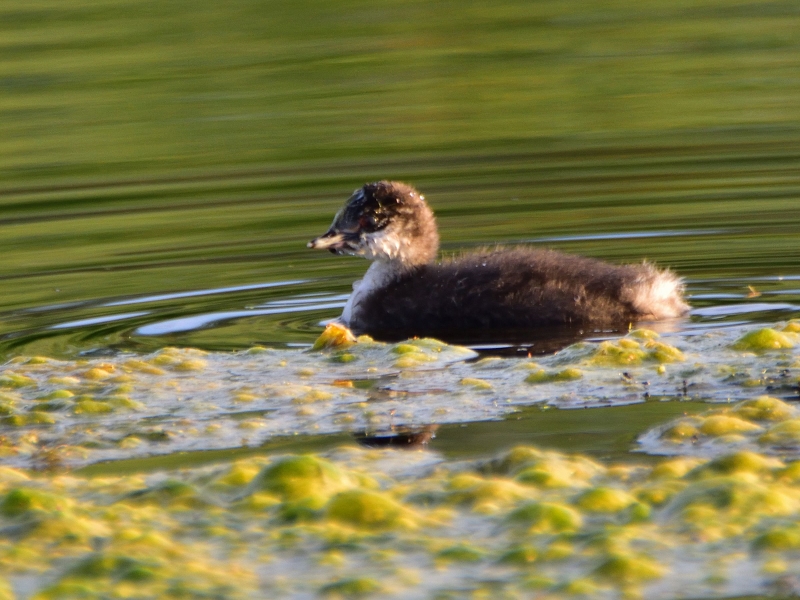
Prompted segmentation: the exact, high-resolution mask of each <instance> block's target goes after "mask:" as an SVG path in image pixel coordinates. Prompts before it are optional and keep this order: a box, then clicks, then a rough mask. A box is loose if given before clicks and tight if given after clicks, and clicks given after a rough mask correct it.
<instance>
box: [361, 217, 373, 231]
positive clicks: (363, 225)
mask: <svg viewBox="0 0 800 600" xmlns="http://www.w3.org/2000/svg"><path fill="white" fill-rule="evenodd" d="M371 224H372V220H371V219H370V218H369V217H361V218H360V219H359V220H358V227H359V228H360V229H365V228H367V227H369V226H370V225H371Z"/></svg>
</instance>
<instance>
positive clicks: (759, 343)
mask: <svg viewBox="0 0 800 600" xmlns="http://www.w3.org/2000/svg"><path fill="white" fill-rule="evenodd" d="M796 337H797V336H796V335H792V334H791V333H790V332H786V333H784V332H780V331H775V330H774V329H772V328H771V327H765V328H764V329H756V330H755V331H750V332H748V333H746V334H744V335H743V336H742V337H740V338H739V339H738V340H737V341H736V342H735V343H734V344H733V348H734V350H744V351H750V352H765V351H768V350H782V349H784V348H793V347H794V339H795V338H796Z"/></svg>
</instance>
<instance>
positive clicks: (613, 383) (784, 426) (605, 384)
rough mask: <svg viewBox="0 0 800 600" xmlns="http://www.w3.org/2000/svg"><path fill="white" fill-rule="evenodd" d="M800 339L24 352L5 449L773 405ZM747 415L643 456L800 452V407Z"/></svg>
mask: <svg viewBox="0 0 800 600" xmlns="http://www.w3.org/2000/svg"><path fill="white" fill-rule="evenodd" d="M796 328H797V324H796V322H794V321H792V322H789V323H788V324H779V325H777V326H775V327H772V328H767V329H756V330H747V329H744V328H735V327H732V328H726V329H720V330H712V331H707V332H702V333H697V334H692V335H682V336H677V335H673V336H670V337H660V336H659V334H657V333H656V332H654V331H650V330H646V329H639V330H635V331H632V332H630V333H629V334H628V335H627V336H624V337H622V338H618V339H615V340H602V341H596V342H592V341H585V342H579V343H577V344H573V345H572V346H569V347H567V348H565V349H563V350H562V351H560V352H557V353H555V354H553V355H551V356H543V357H539V358H537V362H535V363H534V362H531V361H529V360H526V359H521V358H501V357H485V358H482V359H480V360H475V359H476V358H477V354H476V353H475V352H473V351H472V350H469V349H467V348H463V347H460V346H453V345H449V344H445V343H443V342H440V341H438V340H432V339H415V340H407V341H404V342H401V343H397V344H385V343H381V342H376V341H374V340H372V339H371V338H369V337H366V336H361V337H359V338H355V337H354V336H352V334H351V333H350V332H349V331H348V330H347V329H345V328H342V327H340V326H334V325H332V326H329V327H328V328H327V329H326V330H325V332H324V333H323V334H322V335H321V336H320V339H319V341H318V343H317V344H316V345H315V346H314V348H312V349H310V350H275V349H270V348H262V347H255V348H252V349H251V350H248V351H243V352H231V353H223V352H203V351H200V350H196V349H191V348H164V349H162V350H160V351H158V352H155V353H152V354H146V355H131V354H124V353H123V354H119V355H117V356H110V357H109V356H106V357H104V358H102V359H81V360H72V361H68V360H55V359H50V358H46V357H41V356H34V357H16V358H14V359H12V360H11V361H9V362H8V363H7V364H6V365H5V366H4V368H3V370H2V371H1V372H0V427H2V436H3V441H2V443H0V453H2V455H3V456H4V460H5V462H6V464H9V465H15V466H22V467H35V466H37V464H42V459H41V457H42V456H48V457H49V458H48V460H47V461H45V462H47V463H48V464H60V465H65V466H67V465H80V464H87V463H90V462H95V461H99V460H108V459H119V458H130V457H135V456H147V455H152V454H172V453H175V452H181V451H191V450H209V449H223V448H238V447H245V446H257V445H260V444H262V443H264V442H266V441H269V440H271V439H274V438H277V437H281V436H290V435H296V434H324V433H339V432H354V433H364V432H367V436H369V435H370V434H369V432H380V431H386V430H389V429H391V428H396V427H400V426H405V427H412V428H421V427H425V426H428V425H436V424H442V423H448V422H460V423H464V422H468V421H482V420H486V419H497V418H502V417H504V416H506V415H508V414H509V413H513V412H514V411H516V410H519V409H520V407H525V406H530V405H533V404H546V405H548V406H554V407H559V408H577V407H581V408H583V407H594V406H617V405H622V404H632V403H641V402H646V401H657V400H694V401H698V400H699V401H707V402H725V403H728V402H731V403H734V402H737V401H745V400H752V399H753V398H755V397H758V396H759V395H760V394H767V395H769V396H771V397H776V398H783V399H784V400H786V399H792V398H796V397H798V390H799V389H800V388H798V379H800V350H798V349H797V348H798V347H797V346H791V347H784V345H781V344H778V345H777V347H773V346H775V345H774V344H773V343H772V342H770V341H767V342H764V341H763V339H762V338H764V337H765V336H766V337H767V338H768V339H769V340H773V338H774V336H773V334H772V333H769V334H765V333H764V332H767V331H769V332H773V333H775V334H779V335H780V336H784V337H785V336H789V337H792V336H796V335H798V334H797V333H796V332H795V331H794V329H796ZM748 340H749V341H748ZM754 340H755V341H754ZM758 340H761V341H760V342H758V344H756V341H758ZM759 344H760V345H759ZM747 406H749V407H750V408H748V409H747V411H750V412H747V411H745V412H743V413H741V414H740V413H739V412H736V411H733V412H732V411H731V410H728V409H724V410H720V411H717V412H714V413H713V414H711V415H708V416H701V417H687V418H685V419H682V420H679V421H677V422H675V423H673V424H672V425H670V426H669V428H668V429H667V430H664V431H663V432H660V433H659V434H658V435H659V436H660V437H659V441H658V444H659V446H658V448H656V447H655V446H652V444H651V445H645V446H643V447H647V448H648V449H653V451H655V452H669V453H680V452H684V448H686V451H687V452H692V453H694V452H698V451H700V450H702V451H703V452H705V451H708V452H711V453H713V452H715V450H713V448H714V447H716V445H719V443H721V442H720V440H722V442H724V443H733V441H735V440H738V441H739V442H741V443H742V444H746V443H751V444H753V448H755V449H762V448H763V449H769V448H770V447H779V446H780V447H781V448H782V449H783V452H784V455H786V452H793V451H795V450H792V449H793V448H795V449H796V448H797V447H798V444H797V443H796V440H797V435H798V434H797V428H798V426H797V424H796V423H794V422H792V421H791V419H790V418H789V416H787V415H789V414H790V413H791V415H794V412H793V410H794V409H793V408H791V407H790V406H789V407H783V408H780V409H778V408H775V409H774V410H778V412H775V413H773V414H772V417H771V418H773V419H777V416H778V415H782V416H781V418H780V419H779V420H780V421H781V422H780V423H778V422H777V421H775V422H774V423H771V424H769V425H768V424H766V423H763V422H762V421H763V420H764V418H762V417H759V416H757V415H756V416H754V414H755V413H753V411H758V410H761V409H758V408H757V406H756V405H747ZM742 410H744V409H742ZM764 410H767V409H764ZM780 411H783V412H780ZM784 421H786V422H785V423H784ZM773 426H774V427H773ZM651 437H652V436H651ZM647 439H648V440H649V439H650V438H647ZM698 440H699V443H698ZM726 447H728V446H726ZM701 453H702V452H701Z"/></svg>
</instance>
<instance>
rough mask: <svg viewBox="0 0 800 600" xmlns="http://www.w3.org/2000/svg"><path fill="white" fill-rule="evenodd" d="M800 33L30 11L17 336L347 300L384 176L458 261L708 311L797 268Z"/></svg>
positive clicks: (580, 9) (428, 6) (514, 13)
mask: <svg viewBox="0 0 800 600" xmlns="http://www.w3.org/2000/svg"><path fill="white" fill-rule="evenodd" d="M798 31H800V4H798V2H796V1H795V0H776V1H767V2H765V1H752V2H731V1H730V0H725V1H721V0H720V1H717V0H695V1H692V2H682V1H678V2H671V3H664V2H655V1H650V0H639V1H633V0H623V1H590V0H581V1H574V2H560V1H537V2H531V1H519V2H515V1H502V2H491V3H485V2H464V1H460V2H427V1H426V2H421V1H410V0H394V1H388V0H382V1H370V2H356V1H339V2H321V1H298V2H291V3H286V2H270V1H263V0H262V1H255V0H232V1H230V2H225V3H219V2H205V1H200V2H198V1H192V2H189V1H186V0H158V1H155V0H146V1H136V0H131V1H126V0H113V1H111V0H108V1H104V0H92V1H88V0H87V1H83V0H58V1H56V0H24V1H23V0H5V1H4V2H3V3H2V5H0V215H2V218H0V254H1V255H2V256H3V260H2V263H0V282H3V290H4V293H3V295H2V297H0V312H1V313H2V314H0V335H2V334H4V333H5V334H13V333H14V332H19V331H22V330H25V331H28V330H31V329H32V328H34V329H35V328H41V327H42V326H45V325H51V324H53V323H59V322H61V321H63V319H62V317H61V316H53V317H52V318H51V317H49V316H47V315H51V314H54V313H52V311H51V312H48V311H44V310H39V308H41V307H53V306H60V307H63V306H76V305H77V304H80V303H84V304H85V303H87V302H98V301H99V300H101V299H104V298H109V297H118V296H132V295H137V294H153V293H163V292H175V291H182V290H198V289H210V288H216V287H220V286H231V285H243V284H244V285H248V284H253V283H261V282H280V281H285V280H295V279H303V280H305V281H306V282H307V283H306V284H304V286H305V287H302V288H299V289H296V290H293V292H292V293H300V292H302V293H323V292H324V293H340V294H344V293H347V292H348V290H349V288H350V282H351V281H352V280H353V279H354V278H356V277H357V276H358V275H359V274H360V273H362V272H363V270H364V267H365V265H364V264H363V262H361V261H357V260H354V259H353V260H346V259H341V258H334V257H330V256H328V255H322V254H321V253H313V252H311V251H308V250H306V248H305V242H306V241H307V240H308V239H310V238H311V237H314V236H315V235H318V234H319V233H321V232H322V231H324V229H325V228H326V227H327V225H328V223H329V222H330V219H331V217H332V215H333V213H334V212H335V210H336V209H337V208H338V206H339V205H340V203H341V202H342V201H343V200H344V199H345V198H346V197H347V195H348V194H349V193H350V192H351V191H352V190H353V189H354V188H355V187H357V186H359V185H361V184H363V183H364V181H367V180H373V179H378V178H397V179H405V180H408V181H410V182H412V183H414V184H415V185H417V186H418V187H419V188H420V189H421V190H422V191H423V192H424V193H425V194H426V196H427V197H428V199H429V201H430V202H431V204H432V205H433V207H434V209H435V210H436V212H437V215H438V216H439V220H440V224H441V228H442V240H443V247H444V250H445V252H452V251H455V250H457V249H459V248H462V247H464V246H470V245H476V244H485V243H492V242H495V241H501V242H519V241H531V240H534V241H539V242H542V243H546V244H548V245H552V246H554V247H558V248H563V249H566V250H570V251H576V252H582V253H587V254H592V255H596V256H600V257H603V258H607V259H610V260H614V261H635V260H640V259H641V258H643V257H647V258H650V259H653V260H656V261H657V262H659V263H660V264H664V265H670V266H672V267H674V268H675V269H676V270H678V271H679V272H680V273H682V274H684V275H686V276H688V277H690V291H693V292H694V293H695V295H697V296H698V298H702V297H703V293H702V292H704V291H706V290H705V288H702V286H700V287H697V286H696V285H695V284H694V283H693V281H701V280H708V279H715V278H716V279H718V278H720V277H729V276H736V277H754V276H761V275H768V276H785V275H789V276H791V275H793V274H795V273H796V272H797V264H798V262H800V246H799V245H798V244H797V243H796V239H797V231H798V228H800V210H799V209H798V199H799V198H800V36H798V35H797V32H798ZM642 232H645V233H653V232H655V233H659V232H660V234H659V235H658V236H656V237H639V234H641V233H642ZM596 234H600V235H601V236H604V237H601V238H599V239H596V238H592V237H591V236H592V235H596ZM661 234H664V235H661ZM631 235H632V237H631ZM564 238H567V239H564ZM740 283H742V285H740ZM744 283H747V282H739V283H737V286H738V288H746V285H744ZM759 285H760V284H759ZM692 286H695V289H692ZM712 291H715V292H718V291H719V290H712ZM257 294H258V297H255V296H256V295H257ZM263 297H264V296H263V294H261V292H257V293H254V294H251V295H250V296H247V297H243V298H232V297H230V296H224V295H217V296H215V298H216V300H215V302H216V304H214V305H213V307H214V308H220V307H224V306H225V305H227V306H231V305H232V306H236V307H239V306H242V305H247V304H248V303H250V302H251V301H255V300H257V299H258V298H263ZM717 297H720V296H719V294H717ZM700 302H701V303H702V300H701V301H700ZM76 303H77V304H76ZM36 307H39V308H37V312H35V313H32V312H30V311H29V310H28V309H31V308H36ZM211 307H212V305H210V304H207V303H205V304H204V301H201V300H197V301H195V302H194V303H193V304H191V305H189V304H187V303H182V302H181V303H172V304H170V305H169V309H170V310H169V312H170V315H171V316H175V315H180V314H185V313H187V312H202V311H204V310H209V309H210V308H211ZM82 310H83V309H82ZM109 311H111V309H108V308H104V309H102V310H99V312H98V309H97V308H96V307H95V308H91V310H89V309H86V310H85V311H84V312H81V313H80V314H78V313H74V314H72V313H70V315H67V316H65V317H63V318H67V317H69V318H94V317H97V316H102V315H105V314H107V313H108V312H109ZM337 313H338V310H335V309H328V310H326V311H321V312H315V313H313V314H311V315H309V316H308V318H307V319H306V321H305V324H304V325H303V327H305V329H307V330H308V331H306V332H305V333H302V334H298V333H297V332H296V331H295V332H293V333H289V334H287V335H286V336H283V337H284V338H286V337H287V336H288V338H291V337H292V336H294V335H300V336H301V337H303V335H305V336H306V337H305V338H303V339H306V338H307V337H308V336H310V335H312V334H315V333H316V331H317V330H318V329H317V326H316V324H317V323H318V321H319V319H322V318H330V317H333V316H335V315H336V314H337ZM162 316H163V315H162ZM152 318H155V317H153V316H152V315H149V316H146V317H142V319H145V320H147V319H152ZM282 323H283V324H285V322H282ZM282 326H283V325H281V324H276V325H275V326H274V327H273V328H272V329H270V332H269V333H267V334H264V336H262V337H257V338H255V340H256V341H264V339H268V340H270V339H271V340H275V339H277V337H280V335H279V334H277V333H275V332H276V331H279V330H280V329H281V327H282ZM303 327H300V328H299V329H303ZM251 329H252V325H250V326H248V328H247V330H248V331H250V330H251ZM236 335H237V336H238V335H241V332H239V333H236ZM246 341H248V342H252V341H254V338H252V337H247V340H246Z"/></svg>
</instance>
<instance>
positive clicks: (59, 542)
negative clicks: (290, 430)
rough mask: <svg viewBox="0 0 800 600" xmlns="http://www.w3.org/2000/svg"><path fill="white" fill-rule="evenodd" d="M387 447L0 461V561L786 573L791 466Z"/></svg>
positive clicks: (263, 589)
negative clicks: (135, 465) (459, 456)
mask: <svg viewBox="0 0 800 600" xmlns="http://www.w3.org/2000/svg"><path fill="white" fill-rule="evenodd" d="M742 408H744V407H742ZM395 455H396V451H392V450H380V451H378V450H363V449H356V448H347V447H344V448H340V449H339V450H337V451H335V452H333V453H330V454H328V455H327V456H325V457H322V456H316V455H288V456H286V455H284V456H273V457H270V458H265V457H254V458H248V459H245V460H240V461H236V462H233V463H229V464H224V465H221V466H212V467H204V468H198V469H183V470H181V471H176V472H166V473H158V474H151V475H139V474H136V475H130V476H124V477H102V478H89V479H86V478H81V477H75V476H68V475H55V476H50V477H45V476H42V475H34V474H31V473H30V472H27V471H24V470H17V469H12V468H8V467H5V468H2V469H0V532H2V535H0V570H1V571H2V572H3V573H4V574H5V577H6V578H7V584H6V585H7V586H8V585H10V586H11V587H12V588H15V589H18V590H22V589H23V588H24V589H25V591H26V597H31V598H36V599H44V598H70V597H78V596H80V597H83V598H107V597H126V596H129V595H131V594H132V593H134V590H135V595H136V596H137V597H167V596H172V595H183V596H191V597H225V598H248V597H256V596H260V595H264V594H267V593H269V594H270V595H274V594H279V595H280V596H281V597H287V598H291V597H306V596H314V595H316V594H322V595H326V596H336V597H352V596H369V597H376V598H377V597H380V598H400V597H408V596H409V595H411V596H415V597H416V596H422V597H431V596H435V595H437V594H439V595H447V594H464V593H470V592H480V591H481V590H484V591H486V590H487V589H488V588H487V587H486V586H488V585H491V586H492V589H493V590H494V592H495V593H496V594H504V596H503V597H506V596H508V597H516V596H520V595H522V596H524V595H525V594H526V593H528V592H529V591H530V590H532V589H536V590H537V593H538V594H539V595H538V596H537V597H540V598H553V599H555V598H563V597H564V594H569V595H573V594H583V593H586V592H587V591H591V594H592V596H593V597H597V598H623V597H624V598H630V597H643V598H648V599H659V598H673V597H687V596H691V597H711V596H714V597H719V596H725V595H731V594H738V595H741V594H763V593H770V592H771V591H772V590H774V589H775V586H778V585H780V584H781V582H782V581H783V580H785V578H786V576H787V575H789V574H791V573H796V572H797V570H798V569H800V554H798V552H797V551H798V549H800V529H798V518H799V517H800V462H798V461H783V460H781V459H778V458H774V457H769V456H765V455H763V454H758V453H753V452H735V453H729V454H723V455H720V456H718V457H716V458H714V459H686V458H678V459H665V460H663V461H662V462H660V463H657V464H655V465H650V466H631V465H626V464H610V465H603V464H600V463H598V462H596V461H593V460H590V459H588V458H586V457H582V456H575V455H568V454H563V453H559V452H554V451H542V450H539V449H536V448H532V447H518V448H515V449H513V450H511V451H509V452H506V453H503V454H500V455H498V456H495V457H493V458H489V459H486V460H481V461H477V462H473V463H439V464H438V465H437V466H435V468H433V469H432V470H431V469H430V468H429V467H428V468H420V467H421V466H422V465H423V464H424V461H425V460H426V459H425V455H424V454H421V453H404V454H403V461H402V462H403V463H404V469H402V474H401V471H400V470H398V464H397V462H396V461H394V456H395ZM415 465H416V468H415V469H414V470H413V473H414V474H413V475H409V471H408V467H414V466H415ZM709 574H713V578H711V577H709ZM743 574H746V577H743ZM489 582H491V583H489Z"/></svg>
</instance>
